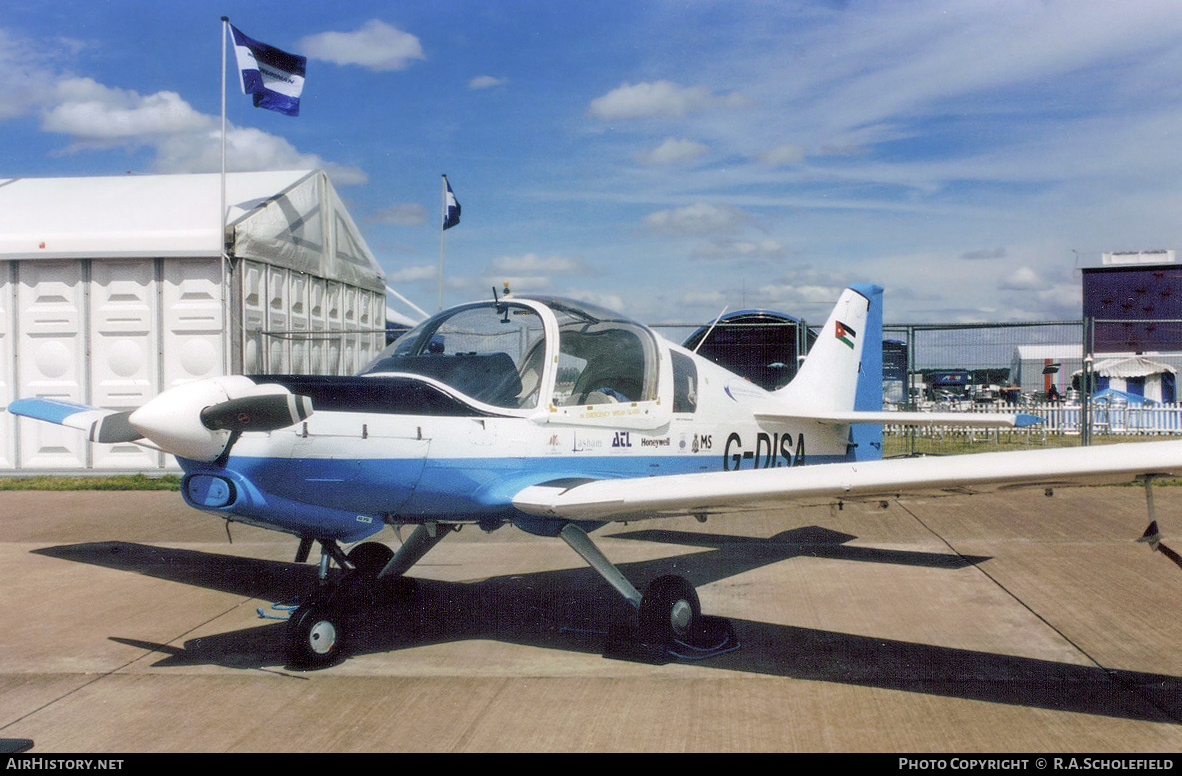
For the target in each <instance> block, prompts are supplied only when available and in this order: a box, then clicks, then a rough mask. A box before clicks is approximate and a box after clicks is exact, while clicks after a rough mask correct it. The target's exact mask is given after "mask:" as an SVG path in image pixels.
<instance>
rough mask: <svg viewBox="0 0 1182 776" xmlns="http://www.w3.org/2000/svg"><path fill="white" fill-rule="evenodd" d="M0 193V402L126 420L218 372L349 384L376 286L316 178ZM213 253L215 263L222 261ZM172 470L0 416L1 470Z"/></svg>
mask: <svg viewBox="0 0 1182 776" xmlns="http://www.w3.org/2000/svg"><path fill="white" fill-rule="evenodd" d="M221 197H222V186H221V176H220V175H217V174H211V175H144V176H139V175H127V176H119V177H96V178H49V179H24V178H22V179H12V180H0V405H7V404H8V402H10V401H12V400H14V399H17V398H21V397H26V396H46V397H53V398H59V399H63V400H66V401H72V402H79V403H83V404H89V405H94V406H101V407H107V408H111V409H131V408H133V407H137V406H139V405H141V404H143V403H144V402H145V401H147V400H148V399H150V398H151V397H153V396H155V395H156V394H157V393H159V392H160V391H162V390H165V389H167V388H170V387H172V386H175V385H178V384H180V383H183V382H186V381H189V380H194V379H198V378H203V377H210V376H214V375H220V374H235V373H237V374H259V373H301V374H351V373H353V372H356V371H357V370H358V369H359V368H360V367H361V366H363V365H364V364H365V363H366V362H367V361H368V360H369V359H370V358H372V357H373V356H374V355H376V353H377V352H378V351H379V350H380V349H381V348H382V346H383V345H384V333H383V329H384V326H385V287H386V286H385V276H384V274H383V272H382V270H381V268H380V267H379V266H378V264H377V262H376V261H375V259H374V257H373V255H372V254H371V253H370V251H369V249H368V247H367V246H366V244H365V241H364V240H363V239H362V238H361V235H360V233H359V232H358V230H357V227H356V225H355V224H354V223H353V220H352V219H351V218H350V217H349V214H348V213H347V212H346V210H345V208H344V206H343V205H342V203H341V200H340V198H339V197H338V196H337V193H336V191H335V190H334V188H333V186H332V184H331V183H330V182H329V180H328V177H327V175H325V174H324V173H323V172H322V171H285V172H260V173H232V174H229V175H228V176H227V178H226V203H227V213H228V216H227V229H226V231H225V233H224V236H223V234H222V230H221V224H220V219H219V217H218V212H219V210H220V202H221ZM223 245H224V247H225V253H224V255H223ZM171 465H175V463H174V462H172V461H171V459H167V457H166V456H163V455H161V454H158V453H155V452H152V451H148V450H145V449H143V448H140V447H138V446H136V445H130V444H124V445H91V444H89V443H87V442H86V441H85V440H84V438H83V436H82V434H81V433H80V432H77V431H74V430H71V429H66V428H62V427H59V426H52V425H48V424H44V423H38V422H34V421H30V420H27V419H17V418H15V417H14V416H12V415H10V414H8V413H3V414H2V415H0V471H20V472H29V471H41V470H45V471H63V470H65V471H76V470H94V471H127V470H135V471H140V470H151V469H157V468H164V467H168V466H171Z"/></svg>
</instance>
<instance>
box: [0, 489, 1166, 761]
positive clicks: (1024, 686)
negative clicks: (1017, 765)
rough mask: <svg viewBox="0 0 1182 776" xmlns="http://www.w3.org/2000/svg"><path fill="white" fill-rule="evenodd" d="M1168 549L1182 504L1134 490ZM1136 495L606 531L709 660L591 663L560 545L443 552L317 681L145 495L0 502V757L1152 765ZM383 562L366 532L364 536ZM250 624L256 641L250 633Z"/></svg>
mask: <svg viewBox="0 0 1182 776" xmlns="http://www.w3.org/2000/svg"><path fill="white" fill-rule="evenodd" d="M1154 494H1155V496H1156V504H1157V515H1158V522H1159V525H1160V526H1161V530H1162V535H1163V539H1164V542H1165V544H1166V545H1167V546H1168V545H1170V544H1171V537H1174V536H1176V537H1178V538H1177V540H1176V543H1177V545H1176V546H1177V547H1179V548H1182V516H1180V514H1182V511H1180V508H1182V488H1180V487H1158V488H1156V489H1155V491H1154ZM1148 522H1149V520H1148V517H1147V511H1146V506H1145V496H1144V493H1143V490H1142V489H1141V488H1140V487H1132V486H1131V487H1120V488H1083V489H1062V490H1056V491H1055V493H1054V495H1053V497H1051V498H1047V497H1045V496H1044V494H1043V492H1042V491H1041V490H1037V491H1030V490H1026V491H1011V492H1007V493H1001V494H997V495H988V496H974V497H947V498H941V499H903V500H898V501H893V502H891V503H890V504H889V505H888V506H887V507H886V508H883V506H881V505H878V504H875V505H859V506H847V507H845V508H844V509H842V510H837V509H835V508H811V509H808V508H800V509H791V510H788V511H786V512H784V513H780V514H777V515H765V514H757V515H750V516H742V517H728V518H721V517H719V518H712V519H711V520H710V521H708V522H707V523H705V524H700V523H698V522H696V521H694V520H691V519H687V520H681V519H677V520H663V521H651V522H641V523H632V524H628V525H613V526H608V527H606V528H604V529H602V530H601V531H599V532H597V533H596V534H595V535H594V536H595V538H596V539H597V542H598V543H599V545H600V547H601V548H602V549H603V550H604V551H605V553H606V554H607V555H608V557H609V558H611V559H612V560H613V561H615V562H617V563H618V564H619V565H620V566H621V568H622V569H623V570H624V572H625V573H626V574H628V575H629V577H630V578H632V579H633V580H634V581H635V582H638V583H640V584H638V587H641V589H643V583H644V582H645V581H647V580H649V579H652V578H654V577H656V576H658V575H660V574H664V573H670V572H673V571H676V572H677V573H681V574H684V575H685V576H687V577H688V578H689V579H690V580H691V581H692V582H694V583H695V585H697V586H698V591H699V595H700V597H701V600H702V608H703V611H704V612H705V613H707V614H713V615H721V616H725V617H727V618H729V619H730V620H731V622H732V623H733V625H734V628H735V631H736V633H737V635H738V637H739V640H740V642H741V646H740V648H739V649H737V650H735V651H732V652H728V653H726V654H723V655H719V656H716V657H712V658H708V659H705V660H700V661H679V662H670V663H667V664H664V665H656V664H652V663H644V662H635V661H629V660H620V659H612V658H607V657H604V656H603V650H604V644H605V640H606V632H607V628H608V624H609V622H610V620H611V616H612V613H613V611H615V609H614V607H616V606H617V603H616V601H615V599H616V596H615V594H614V593H613V592H612V591H611V590H610V589H609V588H608V587H607V586H606V584H605V583H603V582H602V581H601V580H600V579H599V577H598V576H597V575H595V574H594V572H592V571H591V570H590V569H588V568H587V567H586V566H585V565H584V564H583V562H582V561H581V560H580V559H579V558H578V556H576V555H575V554H574V553H573V552H572V551H571V550H570V549H569V548H568V547H567V546H566V545H565V544H564V543H563V542H562V541H560V540H548V539H539V538H535V537H531V536H527V535H525V534H523V533H521V532H518V531H516V530H515V529H512V528H505V529H501V530H499V531H496V532H493V533H491V534H484V533H482V532H481V531H480V530H478V529H475V528H465V529H464V530H463V531H461V532H460V533H458V534H455V535H453V536H450V537H448V538H447V539H446V540H444V541H443V542H442V543H441V544H440V545H439V546H438V547H436V548H435V549H434V550H432V551H431V553H429V554H428V555H427V556H426V558H424V559H423V561H422V562H421V563H420V564H419V565H418V566H416V567H415V568H414V569H413V570H412V575H413V576H415V577H417V579H418V582H417V583H416V584H414V585H413V586H412V587H411V588H410V589H409V590H407V591H405V593H404V598H403V599H402V603H401V604H400V606H399V614H398V615H397V616H386V617H378V618H375V620H374V624H373V625H372V626H369V627H366V628H365V629H364V632H362V633H359V634H358V637H357V643H356V644H355V650H354V654H353V655H352V656H351V657H349V658H348V659H347V660H345V661H343V662H341V663H340V664H338V665H335V666H332V667H330V668H327V669H324V670H320V671H314V672H300V671H296V670H292V669H290V668H288V667H287V666H285V664H284V657H283V652H282V646H281V645H282V636H283V628H284V624H283V622H281V621H279V620H277V619H271V617H282V616H284V612H283V610H276V609H272V608H271V605H272V604H273V603H275V602H282V601H289V600H292V599H293V598H294V597H295V596H297V595H299V594H300V592H301V591H302V590H307V589H308V587H309V585H310V584H311V583H312V580H313V578H314V573H315V564H314V559H315V553H314V555H313V562H310V563H308V564H304V565H300V566H297V565H296V564H294V563H293V562H292V559H293V558H294V557H295V552H296V544H297V542H296V540H295V539H294V538H292V537H288V536H285V535H281V534H276V533H269V532H265V531H261V530H257V529H252V528H248V527H244V526H240V525H234V526H231V527H230V533H231V535H232V537H233V542H232V543H231V542H230V541H229V540H228V539H227V529H226V526H225V524H224V523H222V522H221V521H219V520H217V519H215V518H213V517H210V516H207V515H203V514H201V513H199V512H196V511H193V510H191V509H189V508H188V507H186V506H185V505H184V504H183V503H182V501H181V497H180V495H179V494H176V493H162V492H132V493H104V492H71V493H31V492H4V493H0V568H3V570H4V571H3V576H2V577H0V607H2V611H3V615H4V616H3V628H0V738H2V739H8V740H12V739H32V740H33V742H34V746H33V749H32V753H34V754H47V753H132V752H350V751H421V752H436V751H440V752H450V751H459V752H497V751H561V752H607V751H612V752H619V751H667V752H694V751H712V752H713V751H734V752H746V751H774V752H932V753H938V752H949V753H968V752H973V753H984V752H1021V753H1063V752H1073V753H1085V752H1103V753H1177V752H1179V751H1182V649H1180V648H1179V647H1180V645H1182V568H1180V567H1179V566H1178V565H1177V564H1176V563H1175V562H1174V561H1173V560H1171V558H1169V557H1168V556H1167V555H1166V554H1164V553H1162V552H1153V551H1151V550H1150V549H1148V546H1147V545H1146V544H1143V543H1137V542H1135V541H1134V540H1135V539H1137V538H1138V537H1139V536H1140V535H1141V533H1142V531H1143V530H1144V529H1145V526H1146V525H1147V524H1148ZM380 538H383V539H384V540H386V541H387V542H388V543H390V544H392V545H397V543H398V539H397V537H396V536H395V535H394V532H393V531H390V530H388V531H386V532H385V533H383V534H381V535H380ZM259 609H262V611H263V613H264V615H266V617H263V616H260V614H259V611H258V610H259Z"/></svg>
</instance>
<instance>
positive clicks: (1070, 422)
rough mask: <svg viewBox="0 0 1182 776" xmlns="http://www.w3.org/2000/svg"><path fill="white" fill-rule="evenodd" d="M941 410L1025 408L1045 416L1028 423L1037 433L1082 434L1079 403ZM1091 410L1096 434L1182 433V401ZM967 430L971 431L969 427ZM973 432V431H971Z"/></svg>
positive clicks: (1100, 405) (936, 431)
mask: <svg viewBox="0 0 1182 776" xmlns="http://www.w3.org/2000/svg"><path fill="white" fill-rule="evenodd" d="M933 409H939V410H940V411H949V410H950V409H951V410H953V411H958V412H1015V411H1017V412H1022V413H1026V414H1029V415H1035V416H1037V417H1039V418H1042V419H1043V422H1042V423H1039V424H1037V425H1035V426H1030V427H1028V429H1029V431H1030V432H1033V433H1036V434H1079V433H1080V426H1081V423H1080V420H1081V414H1082V408H1081V407H1080V405H1078V404H1038V405H1034V406H1023V407H1014V406H1012V405H1005V404H996V405H993V404H972V405H970V404H964V405H961V406H959V407H956V408H950V407H933ZM1089 410H1090V412H1091V415H1092V433H1093V434H1140V435H1170V434H1175V435H1180V436H1182V404H1156V405H1152V406H1150V405H1143V404H1111V403H1108V402H1095V403H1093V404H1092V405H1091V406H1090V407H1089ZM950 430H951V429H941V428H940V427H934V428H932V429H931V430H929V431H927V432H924V431H922V430H920V429H916V433H917V435H919V436H929V435H931V436H942V435H944V434H946V433H948V432H949V431H950ZM884 431H885V432H886V433H906V431H905V429H904V428H903V427H895V426H889V427H887V428H885V429H884ZM966 431H969V430H967V429H966ZM970 433H971V431H970Z"/></svg>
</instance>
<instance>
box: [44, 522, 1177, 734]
mask: <svg viewBox="0 0 1182 776" xmlns="http://www.w3.org/2000/svg"><path fill="white" fill-rule="evenodd" d="M612 538H619V539H636V540H644V541H648V542H663V543H670V544H678V545H681V546H693V547H700V548H708V550H707V551H704V552H692V553H689V554H685V555H677V556H672V557H666V558H659V559H656V560H652V561H643V562H639V563H624V564H620V569H621V570H622V571H623V572H624V573H625V574H626V575H628V577H629V578H630V579H632V580H633V581H634V582H635V583H637V587H639V588H640V589H643V588H644V586H645V584H647V582H648V581H650V580H651V579H653V578H655V577H657V576H660V575H661V574H666V573H678V574H682V575H683V576H685V577H686V578H687V579H689V580H690V582H692V583H693V584H694V585H695V586H701V585H705V584H708V583H710V582H714V581H717V580H720V579H725V578H727V577H731V576H735V575H737V574H741V573H743V572H745V571H750V570H752V569H756V568H759V567H761V566H765V565H768V564H770V563H775V562H778V561H782V560H787V559H789V558H793V557H799V556H809V557H824V558H831V559H843V560H851V561H861V562H871V563H897V564H906V565H915V566H922V567H927V568H947V569H959V568H965V567H967V566H969V565H972V564H976V563H980V562H981V561H983V560H986V558H980V557H966V556H960V555H955V554H940V553H924V552H907V551H898V550H884V549H875V548H869V547H855V546H849V545H848V544H847V543H848V542H849V541H850V540H851V539H854V538H856V537H853V536H850V535H848V534H843V533H838V532H835V531H830V530H828V529H824V528H819V527H815V526H814V527H806V528H799V529H795V530H791V531H785V532H783V533H780V534H777V535H776V536H773V537H771V538H754V537H742V536H730V535H715V534H702V533H690V532H679V531H661V530H645V531H632V532H627V533H622V534H616V535H615V536H614V537H612ZM34 552H35V553H37V554H41V555H46V556H50V557H55V558H61V559H65V560H71V561H76V562H80V563H88V564H93V565H99V566H105V567H109V568H116V569H122V570H126V571H131V572H135V573H140V574H145V575H148V576H152V577H156V578H161V579H167V580H172V581H176V582H180V583H183V584H188V585H195V586H198V587H204V588H208V589H214V590H220V591H223V592H227V593H232V594H235V595H242V596H245V597H250V598H258V599H260V600H263V601H284V600H288V601H294V600H298V598H299V597H300V596H301V595H304V594H307V593H308V592H310V591H311V590H312V589H313V587H314V585H315V567H314V566H310V565H306V564H304V565H298V564H294V563H285V562H280V561H267V560H258V559H252V558H242V557H237V556H227V555H220V554H216V553H206V552H199V551H194V550H183V549H173V548H162V547H154V546H149V545H141V544H131V543H124V542H101V543H91V544H75V545H62V546H58V547H49V548H45V549H41V550H36V551H34ZM394 598H395V600H393V601H391V602H390V605H389V606H385V607H381V608H378V609H375V610H374V611H373V612H372V614H370V615H369V616H368V617H367V619H366V622H365V623H364V624H363V625H362V627H360V628H359V629H357V634H356V638H355V639H354V641H353V643H352V645H351V649H350V652H351V653H352V654H354V655H360V654H367V653H381V652H391V651H396V650H399V649H408V648H412V647H418V646H425V645H428V644H437V643H449V642H455V641H465V640H475V639H480V640H495V641H502V642H505V643H513V644H521V645H528V646H536V647H541V648H546V649H557V650H566V651H571V652H582V653H588V654H599V653H602V652H603V650H604V644H605V637H606V635H607V632H608V629H609V627H610V624H611V622H612V621H613V618H622V617H624V616H626V613H627V611H628V608H629V607H628V605H627V604H625V603H624V602H623V601H622V600H621V599H620V597H619V596H618V595H617V594H616V593H615V592H614V591H612V590H611V589H610V588H609V587H608V585H607V584H606V583H605V582H603V580H602V579H601V578H600V577H599V576H598V575H597V574H596V573H594V572H593V571H592V570H591V569H589V568H585V567H576V568H572V569H563V570H558V571H543V572H531V573H525V574H514V575H506V576H500V577H491V578H488V579H483V580H476V581H470V582H443V581H437V580H430V579H421V578H413V579H407V580H404V583H401V584H399V586H398V587H397V588H396V590H395V593H394ZM706 613H707V614H717V615H722V616H726V613H725V612H710V611H707V612H706ZM260 622H262V623H263V624H260V625H259V626H257V627H252V628H244V629H240V630H236V631H230V632H226V633H221V634H215V635H210V636H202V637H197V638H192V639H189V640H187V641H185V643H184V645H183V646H172V645H168V644H159V643H156V642H150V641H143V640H138V639H134V638H128V637H124V636H115V635H112V636H111V637H110V638H111V639H112V640H114V641H116V642H119V643H122V644H127V645H130V646H134V647H137V648H142V649H145V650H150V651H154V652H157V653H159V654H161V655H164V657H163V658H162V659H161V660H159V661H158V662H157V663H156V664H155V665H157V666H162V667H163V666H181V665H221V666H226V667H232V668H247V669H250V668H254V669H263V668H275V667H279V666H282V665H283V663H284V657H283V649H282V629H283V623H280V622H276V621H274V620H261V621H260ZM731 622H732V624H733V625H734V628H735V631H736V633H737V635H738V638H739V641H740V643H741V645H742V646H741V648H740V649H738V650H736V651H733V652H729V653H726V654H722V655H717V656H714V657H710V658H707V659H705V660H701V661H698V664H699V665H705V666H710V667H713V668H717V669H720V670H729V671H738V672H747V673H759V674H767V675H775V676H784V677H788V678H793V679H802V680H810V681H819V682H837V683H841V684H848V685H854V686H861V687H872V688H881V689H892V690H903V691H907V692H917V693H927V694H932V695H939V696H947V697H956V698H965V699H971V700H981V701H987V702H993V703H1005V704H1012V705H1018V706H1029V707H1035V708H1045V709H1053V710H1060V711H1069V712H1077V713H1084V714H1096V715H1101V716H1109V717H1118V718H1125V719H1133V720H1144V721H1153V722H1166V723H1172V724H1182V678H1179V677H1175V676H1166V675H1157V674H1147V673H1141V672H1134V671H1121V670H1113V669H1104V668H1099V667H1095V666H1083V665H1074V664H1066V663H1056V662H1053V661H1046V660H1038V659H1032V658H1024V657H1014V656H1010V655H998V654H991V653H987V652H977V651H971V650H962V649H953V648H948V647H940V646H933V645H928V644H917V643H911V642H903V641H895V640H888V639H879V638H873V637H868V636H860V635H853V634H846V633H838V632H832V631H823V630H816V629H809V628H798V627H793V626H788V625H780V624H774V623H766V622H758V621H754V620H743V619H735V618H731Z"/></svg>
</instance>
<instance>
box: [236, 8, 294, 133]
mask: <svg viewBox="0 0 1182 776" xmlns="http://www.w3.org/2000/svg"><path fill="white" fill-rule="evenodd" d="M230 34H231V37H232V38H233V40H234V56H235V58H236V59H237V60H238V70H239V71H240V72H241V74H242V93H243V94H250V95H254V105H255V107H256V108H266V109H267V110H274V111H279V112H280V113H284V114H286V115H288V116H298V115H300V93H301V92H302V91H303V90H304V71H305V68H306V66H307V63H308V58H307V57H301V56H299V55H297V54H288V53H287V52H286V51H281V50H279V49H277V48H275V47H274V46H268V45H267V44H266V43H259V42H258V41H257V40H254V39H252V38H249V37H247V36H246V35H243V34H242V33H241V32H239V30H238V28H237V27H235V26H234V25H232V24H231V25H230Z"/></svg>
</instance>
